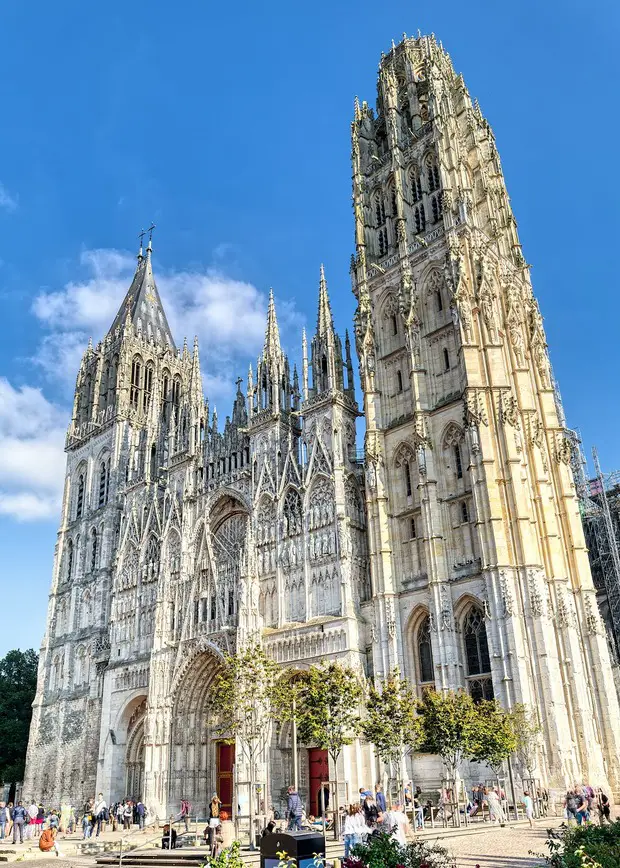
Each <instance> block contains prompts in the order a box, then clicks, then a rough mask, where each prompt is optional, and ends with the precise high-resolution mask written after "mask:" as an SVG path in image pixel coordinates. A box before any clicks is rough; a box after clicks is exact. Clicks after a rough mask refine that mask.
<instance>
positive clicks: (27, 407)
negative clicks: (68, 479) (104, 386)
mask: <svg viewBox="0 0 620 868" xmlns="http://www.w3.org/2000/svg"><path fill="white" fill-rule="evenodd" d="M67 421H68V420H67V413H66V411H65V410H63V409H61V408H59V407H57V406H56V405H54V404H52V403H50V402H49V401H48V400H47V399H46V398H45V396H44V395H43V394H42V392H41V391H40V390H39V389H33V388H32V387H30V386H22V387H21V388H15V387H13V386H12V385H11V384H10V383H9V381H8V380H6V379H5V378H4V377H0V514H3V515H10V516H12V517H13V518H17V519H19V520H21V521H28V520H32V519H43V518H51V517H52V516H54V515H56V514H57V513H58V510H59V507H60V502H61V498H62V489H63V484H64V464H65V461H64V454H63V450H64V439H65V430H66V424H67Z"/></svg>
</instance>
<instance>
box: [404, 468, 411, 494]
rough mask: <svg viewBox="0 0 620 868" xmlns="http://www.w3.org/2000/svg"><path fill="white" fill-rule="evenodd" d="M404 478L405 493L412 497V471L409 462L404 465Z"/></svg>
mask: <svg viewBox="0 0 620 868" xmlns="http://www.w3.org/2000/svg"><path fill="white" fill-rule="evenodd" d="M403 477H404V480H405V493H406V495H407V497H411V491H412V489H411V470H410V467H409V462H408V461H405V462H404V463H403Z"/></svg>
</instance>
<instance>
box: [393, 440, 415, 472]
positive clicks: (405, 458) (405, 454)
mask: <svg viewBox="0 0 620 868" xmlns="http://www.w3.org/2000/svg"><path fill="white" fill-rule="evenodd" d="M415 460H416V455H415V448H414V446H413V445H412V444H411V443H410V442H409V441H408V440H402V441H401V442H400V443H399V444H398V446H397V447H396V449H395V450H394V466H395V467H398V468H400V467H403V466H404V464H405V462H408V463H409V465H410V466H412V465H413V464H415Z"/></svg>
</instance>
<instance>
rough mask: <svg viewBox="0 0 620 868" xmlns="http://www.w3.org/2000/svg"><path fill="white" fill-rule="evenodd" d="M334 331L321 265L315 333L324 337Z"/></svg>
mask: <svg viewBox="0 0 620 868" xmlns="http://www.w3.org/2000/svg"><path fill="white" fill-rule="evenodd" d="M333 330H334V319H333V317H332V309H331V305H330V303H329V296H328V294H327V281H326V280H325V269H324V268H323V263H321V270H320V277H319V315H318V319H317V326H316V333H317V335H321V336H325V335H328V334H329V333H330V332H333Z"/></svg>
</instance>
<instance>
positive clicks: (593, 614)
mask: <svg viewBox="0 0 620 868" xmlns="http://www.w3.org/2000/svg"><path fill="white" fill-rule="evenodd" d="M583 608H584V615H585V622H586V630H587V631H588V633H589V634H590V635H591V636H596V635H599V634H601V633H602V632H603V630H602V628H601V621H600V618H599V615H598V611H597V606H596V602H593V597H592V595H590V594H586V595H585V596H584V600H583Z"/></svg>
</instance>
